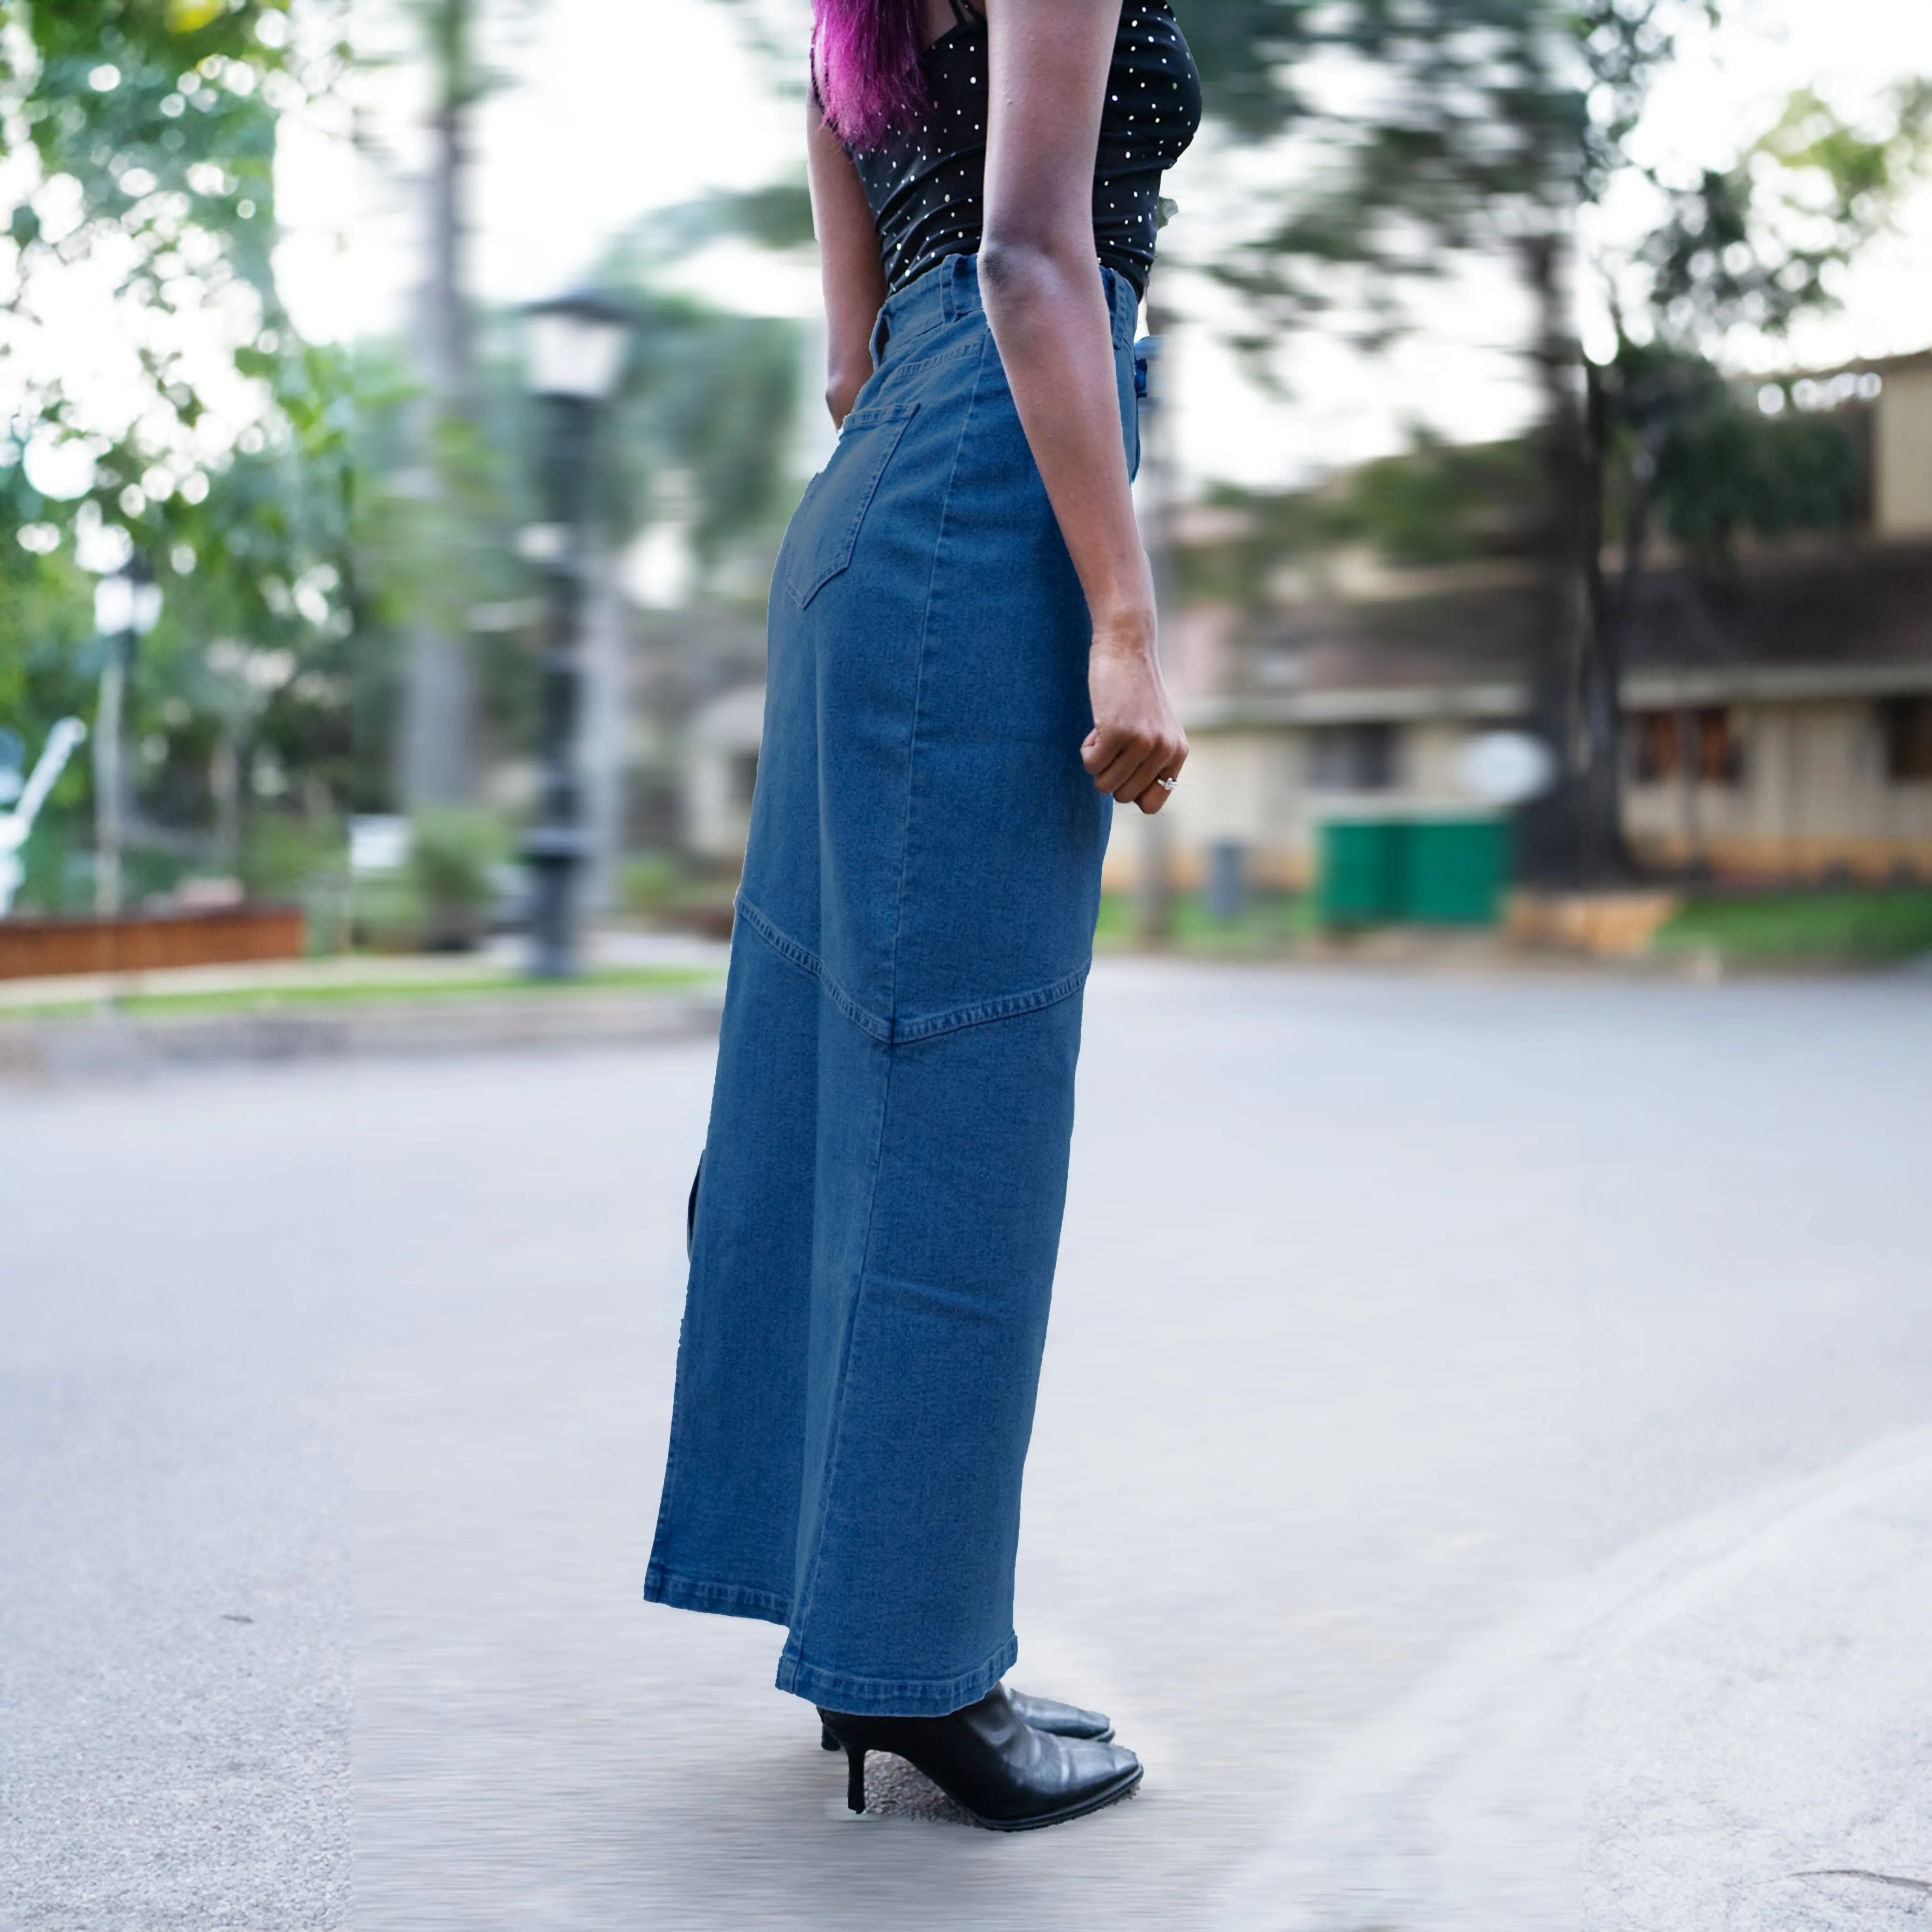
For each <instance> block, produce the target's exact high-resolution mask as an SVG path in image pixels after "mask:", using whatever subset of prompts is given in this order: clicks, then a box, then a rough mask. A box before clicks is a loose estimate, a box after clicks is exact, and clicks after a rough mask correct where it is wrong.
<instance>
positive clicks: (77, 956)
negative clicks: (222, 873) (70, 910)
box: [0, 906, 303, 980]
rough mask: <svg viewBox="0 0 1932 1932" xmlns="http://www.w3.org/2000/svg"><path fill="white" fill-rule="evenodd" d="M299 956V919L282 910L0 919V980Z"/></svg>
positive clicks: (299, 915) (289, 909) (294, 913)
mask: <svg viewBox="0 0 1932 1932" xmlns="http://www.w3.org/2000/svg"><path fill="white" fill-rule="evenodd" d="M302 952H303V940H302V913H301V912H300V911H299V910H298V909H296V908H295V907H287V906H237V907H233V908H226V907H224V908H223V909H222V910H220V911H217V912H183V913H148V914H140V915H135V916H130V917H128V918H126V919H0V980H33V979H39V978H40V977H43V976H51V975H52V974H61V973H147V972H152V971H154V970H155V969H156V968H160V967H165V966H220V965H229V964H231V963H233V962H236V961H238V960H246V959H300V958H301V957H302Z"/></svg>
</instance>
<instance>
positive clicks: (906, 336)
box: [872, 255, 1140, 369]
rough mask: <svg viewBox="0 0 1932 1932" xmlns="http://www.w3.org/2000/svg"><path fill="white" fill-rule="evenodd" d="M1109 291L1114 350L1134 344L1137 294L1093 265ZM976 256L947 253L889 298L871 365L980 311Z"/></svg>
mask: <svg viewBox="0 0 1932 1932" xmlns="http://www.w3.org/2000/svg"><path fill="white" fill-rule="evenodd" d="M1094 266H1095V269H1096V271H1097V272H1098V274H1099V275H1100V281H1101V284H1102V286H1103V287H1104V288H1105V289H1106V292H1107V308H1108V311H1109V314H1111V316H1112V318H1113V326H1114V347H1115V350H1116V351H1117V352H1118V350H1123V349H1129V348H1131V347H1133V340H1134V323H1135V321H1136V319H1137V318H1138V317H1139V314H1140V298H1139V296H1137V295H1136V294H1135V293H1134V286H1133V283H1131V282H1130V281H1128V280H1127V277H1126V276H1124V275H1121V274H1120V273H1119V272H1118V271H1117V270H1115V269H1109V268H1103V267H1102V266H1100V264H1099V263H1095V264H1094ZM982 308H983V304H982V302H980V258H979V257H978V256H977V255H949V256H947V258H946V259H945V260H944V261H943V262H940V263H936V264H935V266H933V267H932V268H930V269H927V270H926V273H925V274H924V275H921V276H920V277H919V279H918V281H915V282H911V283H908V284H907V286H906V287H904V288H902V289H901V290H899V292H898V294H897V295H895V296H890V297H889V298H888V299H887V300H886V305H885V307H884V308H882V309H880V311H879V319H878V320H877V322H876V323H874V324H873V325H872V367H873V368H874V369H877V368H880V367H881V366H882V365H883V364H884V362H886V359H887V357H888V356H896V355H898V354H899V353H901V351H902V350H904V349H905V348H906V347H907V346H908V345H909V344H911V343H913V342H916V341H917V340H918V339H919V337H921V336H922V335H927V334H929V333H930V332H932V330H934V329H942V328H944V326H946V324H947V323H950V322H957V321H959V320H960V319H961V317H964V316H968V315H975V314H979V313H980V311H981V310H982Z"/></svg>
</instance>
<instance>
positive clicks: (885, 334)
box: [870, 302, 892, 373]
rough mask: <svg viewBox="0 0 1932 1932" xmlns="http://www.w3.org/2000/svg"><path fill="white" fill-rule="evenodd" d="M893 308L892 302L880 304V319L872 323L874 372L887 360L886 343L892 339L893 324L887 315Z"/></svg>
mask: <svg viewBox="0 0 1932 1932" xmlns="http://www.w3.org/2000/svg"><path fill="white" fill-rule="evenodd" d="M891 310H892V304H891V303H890V302H884V303H882V304H880V308H879V319H878V320H877V321H876V322H875V323H873V325H872V340H871V345H870V346H871V352H872V368H873V370H874V373H876V372H877V369H878V367H879V365H880V363H881V362H883V361H884V360H885V356H886V344H887V343H888V342H889V341H891V340H892V325H891V324H890V323H889V322H888V321H887V320H886V317H887V315H888V314H889V313H890V312H891Z"/></svg>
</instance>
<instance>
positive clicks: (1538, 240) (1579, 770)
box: [1517, 210, 1591, 884]
mask: <svg viewBox="0 0 1932 1932" xmlns="http://www.w3.org/2000/svg"><path fill="white" fill-rule="evenodd" d="M1564 212H1565V211H1562V210H1559V211H1556V214H1557V218H1556V219H1554V220H1551V221H1550V223H1548V224H1547V226H1546V227H1545V228H1544V230H1543V231H1542V232H1541V233H1538V234H1535V235H1532V236H1528V237H1526V239H1524V240H1523V242H1522V244H1521V245H1520V256H1521V260H1522V263H1523V273H1524V279H1525V281H1526V283H1527V284H1528V285H1529V290H1530V293H1531V296H1532V299H1533V300H1534V302H1535V305H1536V314H1537V334H1536V341H1535V346H1534V347H1533V348H1532V351H1531V355H1532V359H1533V361H1534V362H1535V365H1536V371H1537V378H1538V384H1539V386H1541V389H1542V392H1543V421H1542V424H1541V428H1540V429H1539V431H1538V445H1539V453H1540V455H1541V461H1542V468H1543V473H1544V479H1545V481H1546V484H1547V490H1546V499H1547V500H1546V503H1545V508H1544V523H1543V527H1542V528H1541V530H1540V531H1539V532H1538V544H1537V550H1538V560H1539V562H1540V565H1541V583H1542V591H1543V595H1542V598H1541V606H1542V607H1541V621H1540V622H1539V624H1538V638H1537V655H1536V660H1535V663H1534V664H1533V665H1532V668H1531V673H1530V718H1529V724H1530V728H1531V730H1532V731H1534V732H1535V733H1536V735H1537V736H1539V737H1541V739H1543V740H1544V742H1545V743H1546V744H1547V745H1549V747H1550V751H1551V752H1552V754H1553V756H1554V757H1555V760H1556V778H1555V781H1553V784H1552V785H1551V786H1550V789H1549V790H1547V792H1545V793H1544V795H1543V796H1541V798H1538V799H1532V800H1531V801H1530V802H1529V804H1527V805H1526V806H1525V807H1524V808H1523V811H1522V812H1521V813H1520V816H1519V818H1518V822H1517V835H1518V838H1519V841H1520V847H1519V862H1520V868H1521V870H1522V871H1523V876H1524V877H1526V878H1528V879H1530V880H1534V881H1535V882H1536V883H1541V884H1571V883H1575V882H1576V880H1577V878H1578V877H1579V875H1580V872H1581V870H1582V859H1583V853H1582V850H1581V848H1580V841H1579V829H1580V823H1581V821H1582V791H1583V782H1582V781H1583V741H1584V737H1585V733H1584V731H1583V715H1582V712H1583V689H1584V678H1583V671H1584V667H1585V664H1586V661H1587V659H1588V658H1589V655H1590V654H1591V636H1590V629H1591V625H1590V610H1589V596H1588V594H1587V591H1586V558H1587V556H1588V538H1589V532H1587V531H1586V522H1587V519H1586V516H1585V514H1584V492H1585V483H1586V477H1587V475H1588V473H1589V465H1588V463H1587V460H1586V453H1585V447H1584V431H1583V416H1582V412H1581V411H1580V409H1579V408H1578V406H1577V369H1578V367H1579V365H1580V363H1581V361H1582V356H1581V354H1580V351H1579V350H1578V347H1577V341H1576V337H1575V334H1574V331H1573V329H1572V328H1571V315H1570V274H1569V269H1570V241H1569V235H1568V230H1567V229H1566V228H1565V226H1564V224H1563V220H1562V215H1563V214H1564Z"/></svg>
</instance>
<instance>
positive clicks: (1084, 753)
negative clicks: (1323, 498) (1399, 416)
mask: <svg viewBox="0 0 1932 1932" xmlns="http://www.w3.org/2000/svg"><path fill="white" fill-rule="evenodd" d="M987 11H988V13H989V16H990V19H989V27H988V37H989V49H988V52H989V61H990V80H991V86H990V89H989V94H990V97H991V98H990V99H989V101H988V104H987V107H988V114H987V126H986V220H985V226H984V229H983V236H982V240H981V242H980V290H981V294H982V298H983V300H984V302H985V303H986V319H987V320H988V322H989V323H990V324H991V325H992V331H993V335H994V339H995V341H997V342H998V344H999V349H1000V356H1001V361H1002V362H1004V364H1005V365H1006V371H1007V381H1008V383H1010V385H1011V386H1012V389H1013V401H1014V402H1015V404H1016V405H1017V407H1018V408H1019V416H1020V421H1021V423H1022V425H1023V426H1024V427H1025V431H1026V435H1027V441H1028V444H1029V445H1030V446H1031V448H1032V450H1033V454H1034V460H1035V461H1036V462H1037V463H1038V464H1039V465H1040V475H1041V477H1042V478H1043V481H1045V483H1046V493H1047V496H1048V497H1049V499H1050V500H1051V501H1052V505H1053V508H1054V514H1055V516H1056V517H1058V520H1059V523H1060V529H1061V535H1063V536H1064V538H1066V540H1067V550H1068V551H1069V552H1070V554H1071V555H1072V556H1073V566H1074V568H1075V569H1076V571H1079V575H1080V582H1081V586H1082V589H1085V592H1086V593H1087V603H1088V609H1089V610H1091V613H1092V614H1093V619H1094V646H1093V655H1092V658H1091V661H1090V663H1089V667H1088V679H1089V683H1090V685H1091V689H1092V693H1093V699H1094V730H1093V732H1092V733H1091V735H1090V736H1089V737H1088V739H1087V742H1086V743H1085V745H1083V746H1082V748H1081V757H1082V760H1083V761H1084V762H1085V764H1086V766H1087V769H1088V771H1090V772H1092V773H1093V775H1094V783H1095V784H1097V786H1098V787H1100V790H1103V791H1106V792H1111V793H1112V794H1113V795H1114V796H1115V798H1116V799H1119V800H1120V801H1121V802H1123V803H1124V804H1138V805H1139V806H1140V808H1141V809H1142V811H1150V812H1151V811H1159V810H1160V808H1161V807H1162V806H1163V805H1165V804H1166V802H1167V793H1166V790H1165V789H1164V788H1163V787H1161V786H1160V785H1159V784H1157V783H1156V782H1155V781H1156V780H1157V778H1163V777H1166V778H1172V777H1173V776H1175V775H1176V774H1177V773H1178V772H1179V771H1180V769H1181V764H1182V763H1183V762H1184V760H1185V759H1186V757H1187V736H1186V734H1185V733H1184V732H1183V731H1182V730H1181V723H1180V721H1179V719H1178V718H1176V717H1175V713H1174V707H1173V706H1172V703H1170V702H1169V698H1168V695H1167V691H1166V687H1165V685H1163V682H1162V681H1161V676H1160V664H1159V662H1158V660H1157V655H1156V637H1155V622H1154V580H1153V575H1152V573H1151V571H1150V570H1149V568H1148V560H1147V554H1146V552H1145V550H1143V549H1142V547H1141V541H1140V532H1139V529H1138V528H1137V526H1136V523H1135V521H1134V510H1133V497H1132V496H1131V495H1130V492H1129V490H1128V486H1127V459H1126V457H1125V455H1124V452H1122V449H1121V416H1120V404H1119V401H1118V395H1117V393H1116V391H1115V377H1114V351H1113V338H1112V327H1111V324H1110V321H1109V316H1108V313H1107V305H1106V296H1105V294H1104V292H1103V289H1102V287H1101V283H1100V271H1099V269H1098V268H1097V266H1096V257H1095V251H1094V154H1095V151H1096V150H1097V148H1098V146H1099V145H1100V113H1101V108H1102V105H1103V97H1104V95H1105V94H1106V86H1107V74H1108V69H1109V66H1110V65H1111V64H1112V57H1113V48H1114V37H1115V31H1116V29H1117V28H1118V26H1119V23H1120V0H998V6H997V8H994V7H989V8H988V9H987Z"/></svg>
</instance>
